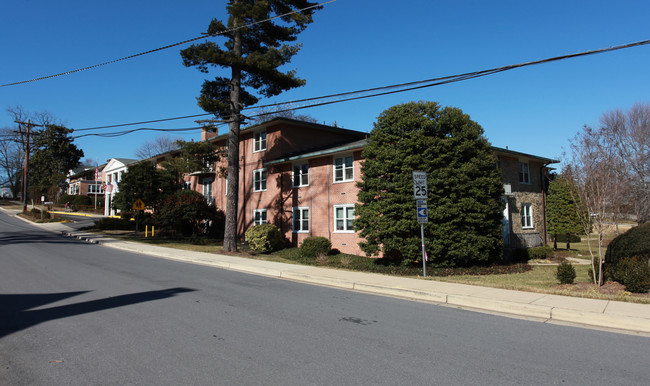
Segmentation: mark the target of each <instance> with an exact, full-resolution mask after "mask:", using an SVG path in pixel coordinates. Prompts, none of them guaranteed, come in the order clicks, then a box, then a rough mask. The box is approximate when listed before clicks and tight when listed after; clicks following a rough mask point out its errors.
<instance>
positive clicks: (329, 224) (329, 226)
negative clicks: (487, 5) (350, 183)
mask: <svg viewBox="0 0 650 386" xmlns="http://www.w3.org/2000/svg"><path fill="white" fill-rule="evenodd" d="M333 162H334V159H332V161H331V162H329V163H328V164H327V238H328V239H329V240H330V243H331V242H332V218H331V217H330V215H331V213H330V208H331V207H332V205H331V202H330V190H331V187H332V185H331V184H332V180H331V176H330V166H332V163H333Z"/></svg>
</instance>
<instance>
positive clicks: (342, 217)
mask: <svg viewBox="0 0 650 386" xmlns="http://www.w3.org/2000/svg"><path fill="white" fill-rule="evenodd" d="M367 136H368V134H367V133H363V132H359V131H353V130H346V129H342V128H338V127H332V126H327V125H320V124H314V123H308V122H302V121H296V120H292V119H286V118H275V119H272V120H270V121H267V122H264V123H261V124H258V125H253V126H250V127H247V128H244V129H242V131H241V141H240V145H239V146H240V149H239V150H240V160H241V162H240V175H239V177H240V179H239V181H240V183H239V213H238V227H239V228H238V234H239V235H242V236H243V234H244V232H245V231H246V229H248V227H250V226H252V225H254V224H261V223H267V222H268V223H272V224H275V225H276V226H278V227H279V228H280V229H281V231H282V232H283V233H284V234H285V236H286V237H287V238H288V239H289V240H291V242H292V243H293V244H294V245H300V243H301V242H302V240H304V239H305V238H306V237H310V236H324V237H327V238H328V239H329V240H330V241H331V242H332V248H336V249H338V250H340V251H341V252H345V253H353V254H362V252H361V249H360V248H359V245H358V243H359V241H361V240H360V238H359V237H358V235H357V234H356V233H355V231H354V224H353V222H354V221H353V220H354V204H355V203H356V202H357V193H358V188H357V186H356V182H357V181H359V180H360V179H361V169H360V163H361V162H362V157H361V152H362V150H363V147H364V146H365V144H366V140H367ZM227 137H228V136H227V134H224V135H217V134H215V133H209V132H203V134H202V140H209V141H212V142H214V143H215V144H216V145H217V146H218V147H221V148H225V146H226V140H227ZM493 149H494V151H495V154H496V155H497V157H498V160H499V167H500V168H501V170H502V175H503V180H504V191H505V194H504V201H506V204H507V207H506V210H505V211H504V221H503V224H504V241H505V243H506V247H507V248H518V247H531V246H538V245H542V244H544V240H545V239H546V229H545V228H546V227H545V206H544V205H545V189H546V184H547V172H548V170H547V166H548V165H549V164H551V163H556V162H557V161H555V160H552V159H548V158H544V157H538V156H533V155H530V154H524V153H518V152H514V151H510V150H508V149H500V148H493ZM165 156H169V154H165V155H161V156H158V157H154V160H155V161H156V162H157V163H158V164H159V163H160V162H161V161H162V160H164V158H165ZM226 166H227V164H226V161H225V160H223V161H220V162H219V163H218V164H217V165H210V167H208V168H206V169H205V170H204V171H201V172H197V173H192V174H191V175H190V176H188V177H187V182H186V184H187V187H188V188H191V189H194V190H197V191H199V192H201V193H203V195H204V196H206V199H208V200H209V201H210V202H213V203H215V204H216V205H217V207H219V208H221V209H224V208H225V207H226V178H225V174H224V173H222V172H221V171H222V170H225V169H226Z"/></svg>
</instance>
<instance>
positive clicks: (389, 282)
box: [38, 221, 650, 336]
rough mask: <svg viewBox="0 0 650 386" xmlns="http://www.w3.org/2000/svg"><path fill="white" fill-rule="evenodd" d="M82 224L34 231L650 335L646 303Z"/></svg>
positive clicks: (382, 292)
mask: <svg viewBox="0 0 650 386" xmlns="http://www.w3.org/2000/svg"><path fill="white" fill-rule="evenodd" d="M83 223H85V221H84V222H80V223H68V224H62V223H50V224H38V226H39V227H41V228H43V229H48V230H50V231H53V232H60V233H62V234H64V235H66V236H68V237H75V238H78V239H81V240H85V241H88V242H92V243H97V244H101V245H103V246H106V247H111V248H117V249H123V250H127V251H131V252H138V253H144V254H147V255H152V256H157V257H162V258H166V259H172V260H177V261H184V262H188V263H193V264H202V265H207V266H211V267H218V268H223V269H231V270H235V271H240V272H247V273H251V274H256V275H264V276H271V277H277V278H281V279H287V280H294V281H300V282H305V283H312V284H317V285H325V286H330V287H336V288H342V289H346V290H355V291H363V292H367V293H373V294H378V295H386V296H394V297H400V298H405V299H412V300H419V301H427V302H433V303H437V304H442V305H447V306H452V307H456V308H462V309H470V310H476V311H483V312H490V313H498V314H502V315H505V316H516V317H522V318H527V319H531V320H537V321H541V322H551V323H562V324H572V325H578V326H582V327H591V328H604V329H611V330H612V331H617V332H623V331H624V332H628V333H636V334H639V335H643V336H650V304H637V303H627V302H618V301H609V300H598V299H587V298H577V297H570V296H559V295H547V294H540V293H533V292H522V291H513V290H504V289H498V288H488V287H480V286H473V285H465V284H456V283H443V282H438V281H435V280H423V279H414V278H403V277H394V276H387V275H380V274H372V273H363V272H351V271H344V270H337V269H328V268H319V267H311V266H301V265H293V264H284V263H277V262H270V261H263V260H254V259H246V258H241V257H235V256H228V255H218V254H212V253H203V252H191V251H184V250H179V249H172V248H164V247H158V246H153V245H148V244H143V243H136V242H128V241H121V240H116V239H112V238H110V237H107V236H104V235H98V234H92V233H87V232H83V231H79V230H76V229H79V228H80V227H82V226H83Z"/></svg>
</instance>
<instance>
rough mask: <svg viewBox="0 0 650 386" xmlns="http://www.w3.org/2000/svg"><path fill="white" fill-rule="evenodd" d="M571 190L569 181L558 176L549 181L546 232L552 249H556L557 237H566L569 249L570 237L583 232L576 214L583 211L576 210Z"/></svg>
mask: <svg viewBox="0 0 650 386" xmlns="http://www.w3.org/2000/svg"><path fill="white" fill-rule="evenodd" d="M571 189H574V190H575V187H573V186H572V184H571V181H569V180H567V179H566V178H564V177H562V176H559V177H557V178H556V179H555V180H553V181H551V182H550V184H549V186H548V195H547V198H546V222H547V230H548V233H550V234H551V235H552V236H553V247H554V248H555V249H557V237H558V236H559V235H563V236H564V235H566V238H567V240H566V249H570V248H571V236H572V235H577V234H580V233H582V232H583V228H582V222H581V221H580V217H579V216H578V213H584V212H585V211H584V210H583V211H577V210H576V205H577V204H576V202H575V200H574V197H577V193H574V194H573V195H572V194H571Z"/></svg>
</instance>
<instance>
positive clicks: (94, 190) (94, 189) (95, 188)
mask: <svg viewBox="0 0 650 386" xmlns="http://www.w3.org/2000/svg"><path fill="white" fill-rule="evenodd" d="M88 194H104V187H103V186H102V184H88Z"/></svg>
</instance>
